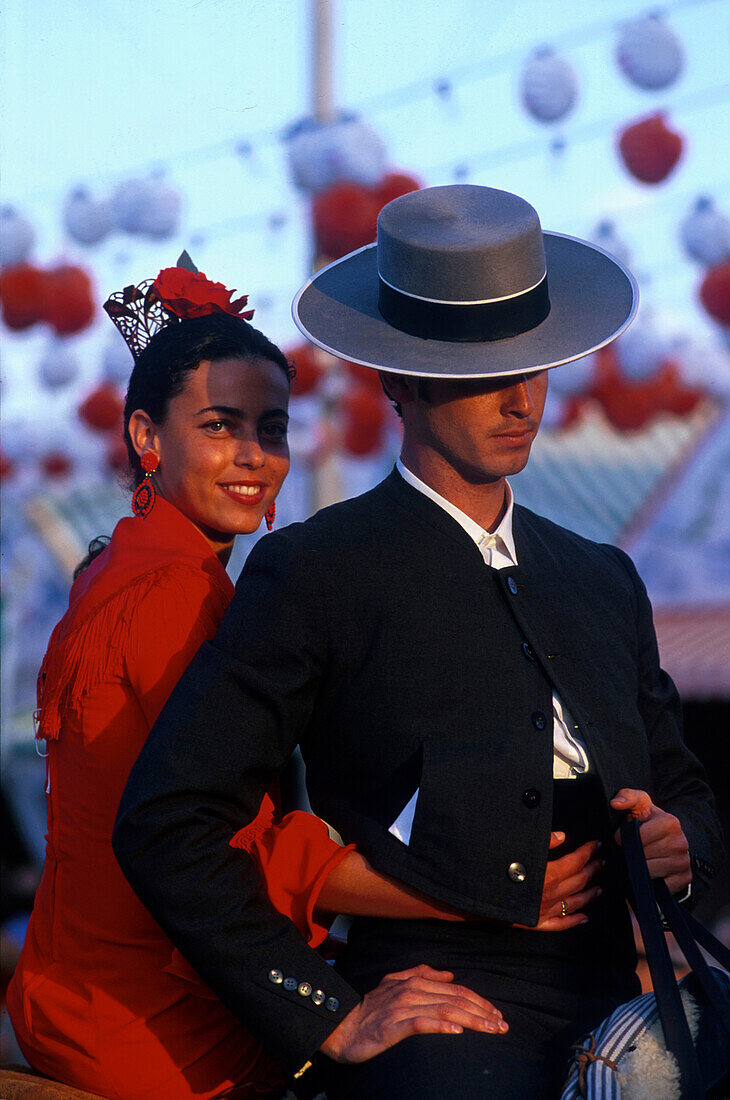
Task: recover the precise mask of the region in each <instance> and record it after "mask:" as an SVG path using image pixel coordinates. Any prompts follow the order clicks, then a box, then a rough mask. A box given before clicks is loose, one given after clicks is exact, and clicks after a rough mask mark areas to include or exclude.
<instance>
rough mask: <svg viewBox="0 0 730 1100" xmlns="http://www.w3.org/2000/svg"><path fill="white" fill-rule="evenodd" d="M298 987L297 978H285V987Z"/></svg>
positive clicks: (290, 988) (291, 988) (289, 988)
mask: <svg viewBox="0 0 730 1100" xmlns="http://www.w3.org/2000/svg"><path fill="white" fill-rule="evenodd" d="M296 988H297V980H296V978H284V989H288V990H293V989H296Z"/></svg>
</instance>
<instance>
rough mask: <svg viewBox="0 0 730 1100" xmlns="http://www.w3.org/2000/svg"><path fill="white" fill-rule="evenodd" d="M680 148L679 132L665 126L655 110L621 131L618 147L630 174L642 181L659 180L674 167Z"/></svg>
mask: <svg viewBox="0 0 730 1100" xmlns="http://www.w3.org/2000/svg"><path fill="white" fill-rule="evenodd" d="M683 148H684V139H683V138H682V136H681V134H678V133H675V132H674V131H673V130H670V129H669V127H668V126H667V124H666V122H665V120H664V115H663V114H661V113H659V114H655V115H650V116H649V117H648V118H644V119H641V121H639V122H635V123H633V124H632V125H631V126H627V127H626V128H625V129H624V130H622V131H621V133H620V135H619V139H618V149H619V153H620V155H621V159H622V160H623V162H624V165H625V166H626V168H627V169H628V171H629V172H630V173H631V175H632V176H633V177H634V178H635V179H637V180H641V182H642V183H661V182H662V180H665V179H666V178H667V176H668V175H669V174H670V172H671V171H672V170H673V169H674V168H675V167H676V165H677V163H678V161H679V159H680V157H681V156H682V151H683Z"/></svg>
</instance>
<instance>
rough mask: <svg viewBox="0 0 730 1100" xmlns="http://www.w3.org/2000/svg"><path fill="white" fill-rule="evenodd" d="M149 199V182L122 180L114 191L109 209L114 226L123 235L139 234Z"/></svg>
mask: <svg viewBox="0 0 730 1100" xmlns="http://www.w3.org/2000/svg"><path fill="white" fill-rule="evenodd" d="M149 198H150V181H149V180H141V179H132V180H124V182H123V183H120V184H119V185H118V187H116V188H115V189H114V192H113V194H112V197H111V209H112V217H113V219H114V224H115V225H116V226H117V228H118V229H122V230H124V232H125V233H140V232H141V226H142V222H143V218H144V211H145V208H146V206H147V204H148V202H149Z"/></svg>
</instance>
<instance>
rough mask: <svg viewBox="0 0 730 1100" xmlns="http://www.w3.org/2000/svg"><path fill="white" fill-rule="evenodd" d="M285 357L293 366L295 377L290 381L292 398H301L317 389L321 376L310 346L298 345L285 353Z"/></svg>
mask: <svg viewBox="0 0 730 1100" xmlns="http://www.w3.org/2000/svg"><path fill="white" fill-rule="evenodd" d="M286 357H287V359H288V360H290V362H292V363H293V364H294V367H295V369H296V372H297V373H296V376H295V378H294V379H293V380H292V384H291V394H292V397H303V396H304V394H305V393H311V392H312V391H313V390H316V389H317V386H318V385H319V380H320V377H321V375H322V371H321V370H320V368H319V366H318V364H317V360H316V359H315V351H314V348H313V347H312V345H311V344H300V345H299V347H296V348H292V349H291V350H290V351H288V352H287V353H286Z"/></svg>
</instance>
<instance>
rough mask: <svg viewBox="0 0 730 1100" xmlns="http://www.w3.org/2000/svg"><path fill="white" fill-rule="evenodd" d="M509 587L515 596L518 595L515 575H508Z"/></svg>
mask: <svg viewBox="0 0 730 1100" xmlns="http://www.w3.org/2000/svg"><path fill="white" fill-rule="evenodd" d="M507 587H508V588H509V590H510V592H511V593H512V595H513V596H516V595H517V581H516V580H515V579H514V577H507Z"/></svg>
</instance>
